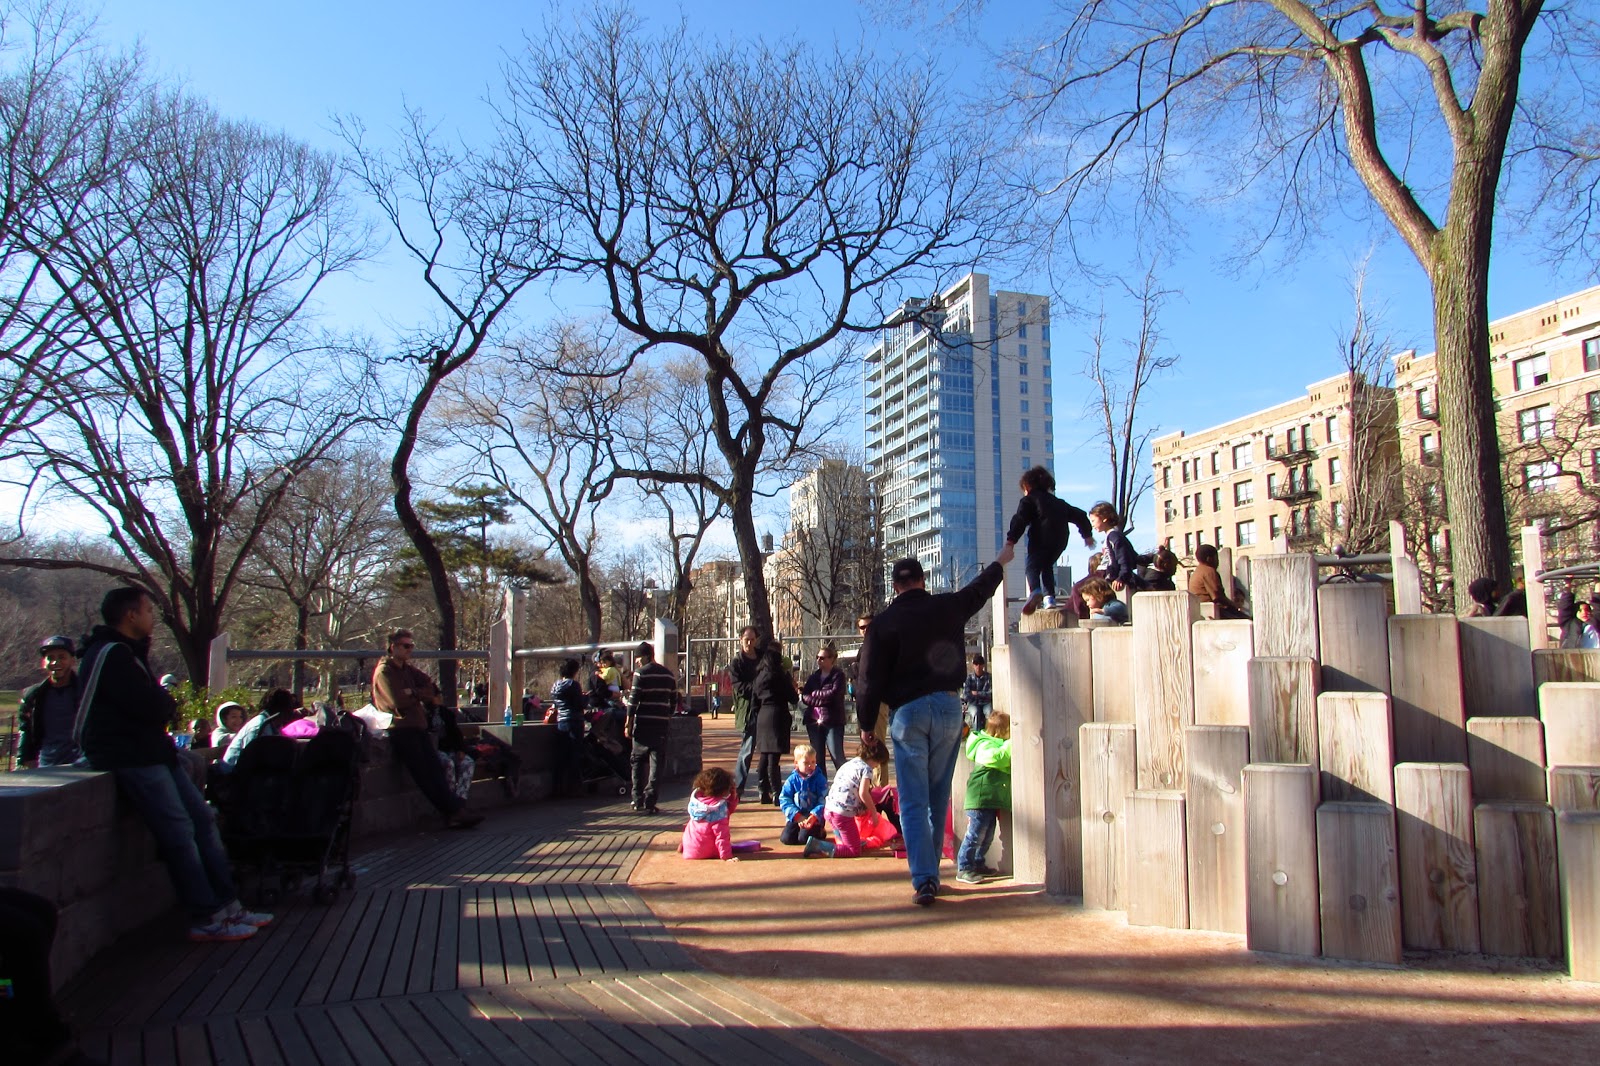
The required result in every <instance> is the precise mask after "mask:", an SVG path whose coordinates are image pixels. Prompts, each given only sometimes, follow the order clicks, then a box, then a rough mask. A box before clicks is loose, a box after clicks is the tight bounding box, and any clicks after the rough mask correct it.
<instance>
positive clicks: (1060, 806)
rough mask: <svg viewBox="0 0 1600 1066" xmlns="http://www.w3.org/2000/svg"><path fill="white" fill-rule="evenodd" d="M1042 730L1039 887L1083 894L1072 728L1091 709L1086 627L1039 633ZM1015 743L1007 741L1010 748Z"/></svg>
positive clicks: (1079, 792)
mask: <svg viewBox="0 0 1600 1066" xmlns="http://www.w3.org/2000/svg"><path fill="white" fill-rule="evenodd" d="M1037 639H1039V640H1040V642H1041V646H1042V654H1043V664H1042V665H1043V687H1044V693H1045V704H1044V706H1045V715H1044V730H1043V732H1042V733H1041V735H1040V743H1041V746H1042V748H1043V750H1044V853H1045V866H1044V887H1045V891H1046V892H1049V893H1051V894H1052V895H1056V896H1082V895H1083V817H1082V816H1083V802H1082V801H1083V787H1082V786H1083V780H1082V776H1081V772H1080V770H1079V762H1080V760H1079V757H1078V730H1079V729H1081V728H1082V727H1083V726H1084V725H1085V724H1087V723H1088V722H1089V721H1090V720H1091V718H1092V716H1093V714H1094V677H1093V674H1092V673H1091V672H1090V669H1089V664H1090V660H1091V647H1090V644H1091V640H1092V638H1091V636H1090V633H1089V630H1087V629H1061V630H1056V631H1055V632H1053V633H1044V634H1041V635H1040V636H1039V637H1038V638H1037ZM1015 746H1016V745H1015V744H1013V745H1012V747H1013V748H1015Z"/></svg>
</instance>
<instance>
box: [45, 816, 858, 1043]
mask: <svg viewBox="0 0 1600 1066" xmlns="http://www.w3.org/2000/svg"><path fill="white" fill-rule="evenodd" d="M672 807H674V808H675V807H677V803H673V804H672ZM671 828H673V822H672V821H671V820H669V819H668V818H667V817H666V816H659V817H656V818H650V817H647V816H644V815H639V814H635V813H634V812H633V811H632V810H630V809H628V808H627V806H626V805H625V804H615V803H614V804H611V805H601V804H600V803H595V802H588V803H585V802H579V801H566V802H561V803H552V804H544V805H539V806H534V807H530V808H528V809H525V810H509V811H505V812H500V813H497V814H496V815H495V817H494V818H493V820H491V821H489V822H486V823H485V824H484V825H483V826H482V827H480V828H479V829H478V830H476V831H473V832H467V833H443V832H435V833H420V834H416V835H413V836H409V837H406V838H403V839H397V840H391V841H387V842H384V843H383V844H381V845H380V846H377V847H374V848H372V849H370V850H368V851H366V852H365V853H362V854H359V855H358V856H357V858H356V861H355V865H356V870H357V877H358V884H357V887H356V889H355V890H354V891H350V892H345V893H342V894H341V896H340V898H339V899H338V900H337V901H336V902H335V903H334V904H332V905H331V906H326V907H323V906H318V905H316V904H314V903H311V902H310V901H309V900H307V899H304V898H298V897H297V898H294V899H292V900H291V901H290V902H289V903H288V904H287V905H283V906H280V907H279V908H277V910H276V913H277V916H278V920H277V921H276V922H274V923H273V925H272V926H270V927H268V928H267V929H265V930H263V931H262V932H261V933H260V934H258V935H257V936H256V937H254V938H253V939H251V940H249V941H246V942H244V943H240V944H189V943H188V942H186V941H185V940H184V939H183V938H182V926H181V924H179V923H177V922H176V921H175V920H172V921H164V922H160V923H157V924H155V925H153V926H151V927H149V928H146V929H144V930H141V931H140V932H138V933H136V934H134V935H132V936H130V937H128V938H126V939H124V940H123V941H122V942H120V943H119V944H118V945H117V946H116V947H115V948H114V949H113V950H111V951H109V952H107V953H105V954H104V955H102V956H101V957H99V958H97V959H96V960H95V961H94V962H93V963H91V964H90V966H89V967H88V968H87V969H86V970H85V972H84V973H83V974H81V975H80V976H79V977H78V978H76V979H75V980H74V981H73V982H72V984H71V985H70V986H69V987H68V988H67V989H66V990H65V993H64V996H63V999H64V1001H65V1004H66V1007H67V1009H68V1011H69V1013H70V1014H71V1015H72V1017H73V1019H74V1021H75V1022H76V1024H77V1025H78V1026H79V1028H80V1030H81V1032H82V1034H83V1046H84V1049H85V1050H86V1051H87V1052H88V1053H89V1054H91V1055H95V1056H98V1057H101V1058H104V1059H105V1060H106V1061H108V1062H110V1063H112V1064H129V1063H141V1064H142V1063H150V1064H167V1063H180V1064H182V1066H203V1064H211V1063H215V1064H219V1066H224V1064H226V1066H233V1064H238V1066H247V1064H248V1066H269V1064H277V1063H283V1064H295V1066H299V1064H302V1063H304V1064H316V1063H321V1064H336V1063H340V1064H352V1066H369V1064H370V1066H376V1064H384V1063H395V1064H428V1063H438V1062H454V1061H461V1062H467V1063H520V1062H540V1063H546V1062H572V1063H580V1062H581V1063H593V1062H602V1063H631V1062H636V1061H639V1060H641V1059H647V1060H651V1061H659V1062H673V1063H684V1064H686V1066H703V1064H704V1063H705V1062H707V1061H722V1062H727V1061H738V1060H740V1059H745V1058H749V1057H752V1056H765V1057H767V1058H769V1059H771V1060H772V1061H774V1062H780V1063H788V1062H792V1063H796V1064H797V1066H798V1064H801V1063H809V1062H835V1063H878V1062H882V1061H883V1060H882V1059H881V1058H880V1057H878V1056H877V1055H875V1054H873V1053H872V1052H870V1051H867V1050H866V1049H864V1048H862V1047H860V1046H859V1045H856V1044H854V1043H852V1042H850V1041H848V1040H846V1039H844V1038H842V1037H839V1036H837V1035H835V1034H833V1033H831V1032H829V1031H826V1030H823V1029H821V1028H819V1027H818V1026H816V1025H815V1023H813V1022H811V1021H809V1020H808V1019H806V1018H803V1017H801V1016H800V1015H797V1014H795V1013H793V1012H791V1011H789V1010H787V1009H785V1008H783V1007H781V1006H779V1005H778V1004H776V1003H773V1002H771V1001H768V1000H766V999H763V998H762V997H759V996H756V995H754V994H752V993H749V992H747V991H745V990H743V989H741V988H740V987H738V985H737V984H735V983H734V982H731V981H728V980H726V979H723V978H712V977H710V976H709V975H706V974H704V973H702V972H701V971H700V970H699V969H698V967H697V966H696V965H695V964H694V962H693V960H692V959H691V958H690V957H689V955H688V954H687V953H686V952H685V951H683V950H682V949H681V948H680V947H679V946H678V944H677V943H676V941H674V940H673V938H672V937H671V936H670V935H669V934H668V933H667V931H666V930H665V929H664V928H663V926H662V925H661V923H660V922H658V921H657V920H656V919H655V917H654V916H653V915H652V914H651V913H650V911H649V910H648V909H647V908H646V907H645V906H644V904H643V903H642V902H641V901H640V900H639V897H638V896H637V895H636V894H635V893H634V892H633V890H632V889H630V888H629V887H628V885H627V880H628V875H629V873H630V872H631V871H632V869H633V867H634V865H635V864H636V863H637V862H638V859H639V857H640V855H642V854H643V852H644V849H645V847H646V846H647V845H648V844H649V842H650V840H651V839H652V838H653V837H654V836H655V835H656V834H657V833H659V832H662V831H664V830H668V829H671ZM247 887H248V886H247Z"/></svg>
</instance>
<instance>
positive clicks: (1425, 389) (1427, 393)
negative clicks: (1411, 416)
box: [1417, 385, 1439, 418]
mask: <svg viewBox="0 0 1600 1066" xmlns="http://www.w3.org/2000/svg"><path fill="white" fill-rule="evenodd" d="M1417 417H1418V418H1438V417H1439V401H1438V400H1437V399H1436V398H1435V397H1434V395H1433V386H1432V385H1419V386H1418V387H1417Z"/></svg>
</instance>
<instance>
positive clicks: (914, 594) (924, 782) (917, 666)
mask: <svg viewBox="0 0 1600 1066" xmlns="http://www.w3.org/2000/svg"><path fill="white" fill-rule="evenodd" d="M1014 554H1015V553H1014V552H1013V551H1012V545H1011V544H1010V543H1007V544H1006V546H1005V547H1004V548H1003V549H1001V551H1000V555H999V556H998V557H997V558H996V559H995V561H994V562H992V563H990V564H989V565H988V566H986V567H985V568H984V570H983V573H981V574H979V575H978V576H977V578H975V579H974V580H973V581H972V583H971V584H969V585H967V586H966V587H965V588H962V589H961V590H959V591H957V592H946V593H942V594H940V595H938V596H934V595H932V594H930V593H929V592H928V590H927V588H926V587H925V582H924V577H923V572H922V564H921V563H920V562H918V561H917V560H915V559H901V560H900V561H899V562H897V563H895V564H894V570H893V571H892V573H891V580H892V581H893V583H894V592H895V598H894V601H893V602H892V603H890V604H889V606H888V607H886V608H884V610H883V611H882V612H881V613H880V614H879V615H878V616H877V617H876V618H874V619H873V620H872V624H871V625H870V626H868V627H867V639H866V642H865V643H863V644H862V645H861V657H860V662H859V669H860V677H861V680H860V682H859V687H858V688H857V695H858V699H857V702H856V716H857V719H858V721H859V722H860V725H861V732H862V735H867V734H872V733H875V732H876V731H877V729H878V705H879V704H880V703H886V704H888V705H889V707H890V708H891V718H890V733H889V737H890V740H891V741H893V743H894V769H895V783H896V785H897V786H898V787H899V792H900V833H901V836H903V837H904V838H905V843H906V861H907V863H908V865H909V866H910V868H911V885H912V888H913V889H915V891H916V896H915V902H916V903H917V904H918V905H919V906H923V907H926V906H927V905H928V904H930V903H932V902H933V899H934V897H935V896H936V895H938V892H939V855H940V853H941V852H942V851H943V850H944V826H945V818H946V817H947V816H948V814H949V811H950V778H951V775H953V774H954V773H955V768H956V752H957V751H958V750H959V748H960V746H961V697H960V696H959V695H958V692H959V691H960V689H961V684H962V681H963V680H964V678H965V675H966V658H967V655H966V628H967V619H969V618H971V617H972V616H973V615H974V614H977V613H978V610H979V609H980V608H981V607H982V606H983V605H984V604H985V603H987V602H988V600H989V597H991V596H993V595H994V593H995V590H996V589H998V588H999V587H1000V582H1001V580H1002V579H1003V578H1004V577H1005V564H1007V563H1009V562H1010V561H1011V560H1012V558H1013V556H1014Z"/></svg>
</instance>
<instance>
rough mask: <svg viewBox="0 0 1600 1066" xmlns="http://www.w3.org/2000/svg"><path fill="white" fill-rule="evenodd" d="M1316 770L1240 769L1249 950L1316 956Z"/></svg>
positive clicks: (1269, 765)
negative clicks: (1241, 776)
mask: <svg viewBox="0 0 1600 1066" xmlns="http://www.w3.org/2000/svg"><path fill="white" fill-rule="evenodd" d="M1316 789H1317V775H1316V771H1315V770H1314V769H1313V768H1312V767H1310V766H1307V765H1304V764H1301V765H1286V764H1281V763H1251V764H1250V765H1249V766H1246V767H1245V768H1244V822H1245V845H1244V848H1245V900H1246V903H1245V906H1246V915H1245V926H1246V928H1245V938H1246V943H1248V944H1249V945H1250V949H1251V950H1252V951H1281V952H1284V953H1286V954H1289V955H1316V954H1318V953H1319V952H1320V951H1321V950H1322V932H1321V920H1320V917H1319V910H1320V903H1319V899H1318V891H1317V827H1316V807H1317V799H1316Z"/></svg>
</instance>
